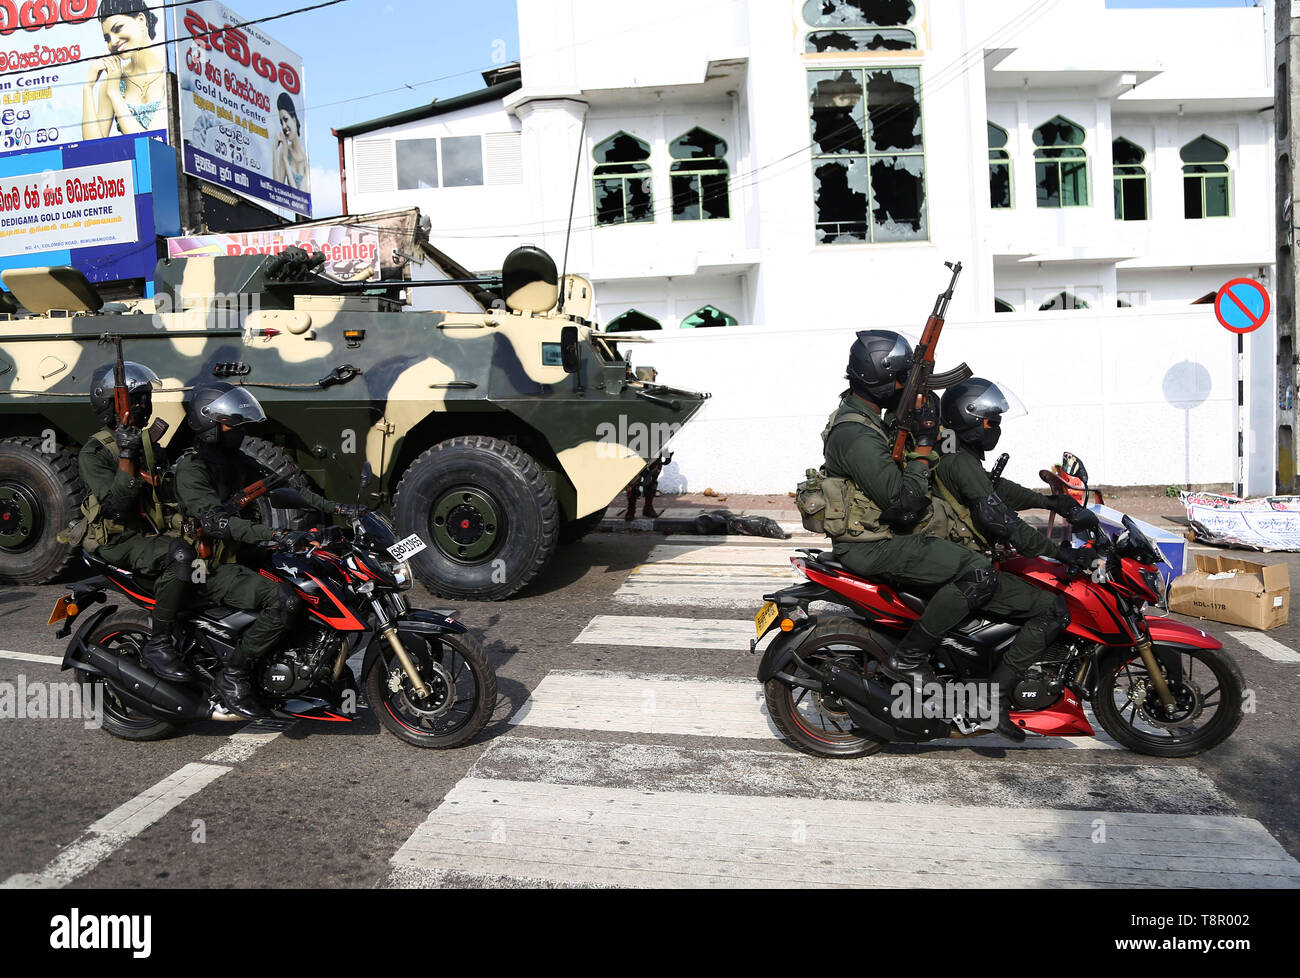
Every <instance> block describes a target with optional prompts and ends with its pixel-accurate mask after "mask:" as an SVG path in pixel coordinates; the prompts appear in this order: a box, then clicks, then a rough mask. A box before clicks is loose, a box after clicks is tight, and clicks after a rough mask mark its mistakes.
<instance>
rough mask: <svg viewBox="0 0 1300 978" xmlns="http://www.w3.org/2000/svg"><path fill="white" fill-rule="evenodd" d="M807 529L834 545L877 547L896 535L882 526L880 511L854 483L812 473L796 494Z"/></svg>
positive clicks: (800, 485)
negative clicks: (846, 544) (828, 539)
mask: <svg viewBox="0 0 1300 978" xmlns="http://www.w3.org/2000/svg"><path fill="white" fill-rule="evenodd" d="M795 506H796V507H798V509H799V515H800V517H802V521H803V525H804V529H806V530H808V531H809V532H811V533H823V534H825V535H826V536H828V537H830V538H831V540H832V541H833V542H835V543H839V542H841V541H846V542H850V543H874V542H876V541H878V540H888V539H890V538H891V537H892V536H893V535H894V534H893V531H892V530H890V529H889V528H888V527H887V526H884V525H882V523H881V512H880V507H879V506H877V505H876V504H875V502H873V501H872V499H871V498H870V497H869V496H868V495H867V494H866V493H864V492H863V491H862V490H861V489H859V488H858V486H857V484H856V483H855V482H854V481H853V480H852V479H842V478H839V477H836V476H828V475H827V474H826V469H825V468H822V469H809V470H808V471H807V478H806V479H805V480H804V481H803V482H801V483H799V486H798V488H797V489H796V491H795Z"/></svg>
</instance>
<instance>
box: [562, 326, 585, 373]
mask: <svg viewBox="0 0 1300 978" xmlns="http://www.w3.org/2000/svg"><path fill="white" fill-rule="evenodd" d="M560 360H561V362H562V363H563V364H564V372H565V373H566V374H576V373H577V372H578V367H579V364H580V362H581V359H580V357H579V356H578V327H577V326H565V327H564V328H563V329H562V330H560Z"/></svg>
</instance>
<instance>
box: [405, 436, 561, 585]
mask: <svg viewBox="0 0 1300 978" xmlns="http://www.w3.org/2000/svg"><path fill="white" fill-rule="evenodd" d="M393 522H394V523H395V525H396V527H397V534H398V536H399V537H403V536H407V535H409V534H412V533H416V534H419V536H420V538H421V539H422V540H424V541H425V543H426V544H428V547H427V549H425V550H424V551H422V552H421V553H419V554H416V555H415V556H414V557H412V558H411V564H412V566H413V567H414V568H415V573H416V576H417V577H419V579H420V582H421V583H422V584H423V585H424V586H425V587H427V588H428V589H429V590H430V591H432V592H433V593H434V594H436V595H438V596H440V597H444V598H469V599H472V600H479V601H500V600H502V599H504V598H508V597H510V595H512V594H514V593H515V592H516V591H518V590H519V589H520V588H522V587H524V586H525V585H526V584H528V582H529V581H531V580H532V579H533V578H534V577H536V576H537V574H538V572H539V571H540V570H541V569H542V568H543V567H545V566H546V562H547V561H548V560H550V559H551V556H552V555H553V554H554V553H555V545H556V539H557V537H558V535H559V530H560V510H559V506H558V505H557V504H556V502H555V493H554V492H553V491H552V490H551V485H550V483H549V482H547V481H546V476H545V475H544V474H543V472H542V469H541V466H539V465H538V464H537V462H536V461H535V460H534V459H533V458H532V456H530V455H529V454H528V453H527V452H524V451H522V450H520V449H519V448H517V447H516V446H514V445H511V444H510V443H509V442H505V441H501V440H500V439H497V438H489V437H486V436H484V435H469V436H464V437H460V438H451V439H448V440H447V441H444V442H441V443H439V444H437V445H434V446H433V447H432V448H431V449H429V450H428V451H427V452H425V453H424V454H423V455H421V456H420V457H419V458H417V459H416V460H415V461H414V462H412V463H411V466H410V467H409V468H408V469H407V470H406V474H405V475H403V476H402V481H401V482H400V483H398V486H397V493H396V496H395V497H394V499H393Z"/></svg>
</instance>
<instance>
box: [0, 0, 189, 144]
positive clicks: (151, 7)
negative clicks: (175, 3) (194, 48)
mask: <svg viewBox="0 0 1300 978" xmlns="http://www.w3.org/2000/svg"><path fill="white" fill-rule="evenodd" d="M163 7H164V3H163V0H147V2H146V0H21V2H20V0H0V156H5V155H9V154H13V153H29V152H33V151H36V150H43V149H50V148H51V147H54V146H63V145H67V144H69V143H80V142H86V141H89V140H94V139H105V138H107V137H109V136H124V135H125V136H138V135H145V136H153V137H154V138H157V139H166V138H167V49H166V47H165V46H164V44H163V42H165V41H166V40H167V36H166V23H165V21H164V20H163V19H162V18H161V16H160V11H161V10H162V8H163ZM153 45H157V46H156V47H155V46H153Z"/></svg>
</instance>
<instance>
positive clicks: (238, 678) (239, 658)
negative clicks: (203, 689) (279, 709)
mask: <svg viewBox="0 0 1300 978" xmlns="http://www.w3.org/2000/svg"><path fill="white" fill-rule="evenodd" d="M223 666H224V668H222V670H221V672H220V673H219V674H218V675H217V681H216V683H215V684H214V687H213V688H214V689H215V690H216V693H217V696H219V697H220V698H221V702H222V703H223V704H224V705H225V707H226V709H227V710H229V711H230V712H231V713H237V714H239V715H240V716H241V717H244V718H245V719H247V720H266V719H269V718H270V717H273V716H275V714H274V713H272V712H271V711H270V710H268V709H267V708H266V707H264V706H263V705H262V704H261V703H259V702H258V701H257V697H255V696H254V695H253V679H252V677H251V676H250V675H249V674H248V660H247V659H246V658H245V657H244V652H243V649H236V650H235V651H234V652H232V653H230V655H228V656H227V657H226V660H225V662H224V663H223Z"/></svg>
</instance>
